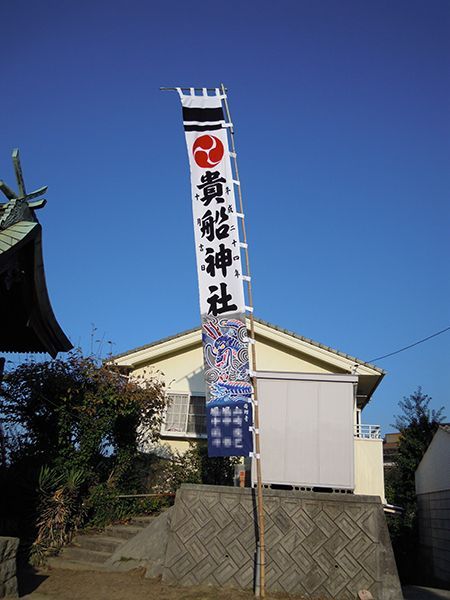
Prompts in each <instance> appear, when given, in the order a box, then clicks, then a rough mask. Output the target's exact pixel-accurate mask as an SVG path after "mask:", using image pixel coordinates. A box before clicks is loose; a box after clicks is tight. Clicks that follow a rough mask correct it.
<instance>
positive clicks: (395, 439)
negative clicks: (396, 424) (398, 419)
mask: <svg viewBox="0 0 450 600" xmlns="http://www.w3.org/2000/svg"><path fill="white" fill-rule="evenodd" d="M400 436H401V433H400V432H399V431H395V432H394V433H386V435H385V436H384V440H383V463H384V468H385V469H389V468H390V467H393V466H394V465H395V462H396V459H397V455H398V446H399V444H400Z"/></svg>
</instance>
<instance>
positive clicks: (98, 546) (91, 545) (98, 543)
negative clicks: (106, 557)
mask: <svg viewBox="0 0 450 600" xmlns="http://www.w3.org/2000/svg"><path fill="white" fill-rule="evenodd" d="M124 542H125V540H124V538H116V537H113V536H107V535H78V536H77V537H76V538H75V539H74V540H73V541H72V546H76V547H78V548H87V549H88V550H96V551H97V552H109V553H110V554H112V553H113V552H115V551H116V550H117V548H118V547H119V546H121V545H122V544H123V543H124Z"/></svg>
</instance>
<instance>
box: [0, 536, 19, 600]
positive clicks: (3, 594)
mask: <svg viewBox="0 0 450 600" xmlns="http://www.w3.org/2000/svg"><path fill="white" fill-rule="evenodd" d="M18 547H19V539H18V538H14V537H0V598H17V597H18V592H17V578H16V568H17V567H16V560H17V549H18Z"/></svg>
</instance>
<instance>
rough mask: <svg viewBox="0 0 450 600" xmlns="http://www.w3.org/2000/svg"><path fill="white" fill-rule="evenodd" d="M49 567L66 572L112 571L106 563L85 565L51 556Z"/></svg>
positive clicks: (48, 561)
mask: <svg viewBox="0 0 450 600" xmlns="http://www.w3.org/2000/svg"><path fill="white" fill-rule="evenodd" d="M47 565H48V566H49V567H50V568H51V569H62V570H64V571H112V569H111V567H110V566H109V565H107V564H105V563H85V562H81V561H79V560H69V559H65V558H63V556H51V557H49V558H48V559H47Z"/></svg>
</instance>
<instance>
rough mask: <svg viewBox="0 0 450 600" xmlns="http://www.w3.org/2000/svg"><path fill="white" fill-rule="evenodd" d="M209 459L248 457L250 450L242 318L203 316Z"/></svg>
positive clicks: (245, 340)
mask: <svg viewBox="0 0 450 600" xmlns="http://www.w3.org/2000/svg"><path fill="white" fill-rule="evenodd" d="M202 335H203V356H204V364H205V379H206V385H207V396H206V423H207V430H208V454H209V456H249V455H250V453H251V452H252V451H253V433H252V424H253V419H252V404H251V396H252V385H251V381H250V373H249V356H248V334H247V326H246V324H245V316H244V315H241V314H235V315H227V316H226V317H222V318H220V317H204V318H203V323H202Z"/></svg>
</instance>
